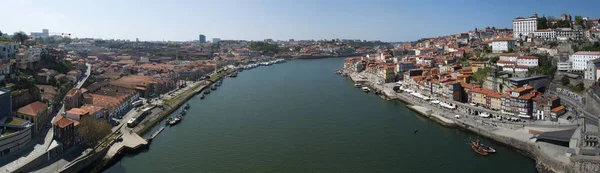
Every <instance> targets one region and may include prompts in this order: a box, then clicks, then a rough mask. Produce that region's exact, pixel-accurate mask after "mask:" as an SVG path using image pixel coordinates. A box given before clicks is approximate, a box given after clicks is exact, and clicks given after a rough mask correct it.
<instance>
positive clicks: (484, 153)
mask: <svg viewBox="0 0 600 173" xmlns="http://www.w3.org/2000/svg"><path fill="white" fill-rule="evenodd" d="M471 148H472V149H473V151H475V152H476V153H477V154H479V155H482V156H487V155H488V154H489V153H488V152H486V151H484V150H482V149H481V148H479V147H477V146H475V145H474V144H473V143H471Z"/></svg>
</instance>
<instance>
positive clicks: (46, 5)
mask: <svg viewBox="0 0 600 173" xmlns="http://www.w3.org/2000/svg"><path fill="white" fill-rule="evenodd" d="M0 6H1V7H2V12H1V13H0V19H2V22H0V31H2V32H4V33H13V32H16V31H24V32H26V33H28V34H29V33H30V32H41V30H42V29H49V30H50V33H51V34H52V33H55V34H56V33H58V34H60V33H71V35H72V37H80V38H104V39H130V40H135V39H136V38H139V39H140V40H144V41H147V40H160V41H162V40H171V41H191V40H198V35H199V34H204V35H206V37H207V39H208V40H210V39H212V38H221V39H228V40H229V39H234V40H263V39H268V38H270V39H274V40H288V39H296V40H306V39H315V40H319V39H336V38H339V39H361V40H381V41H411V40H418V39H420V38H425V37H437V36H442V35H449V34H455V33H460V32H466V31H468V30H473V29H474V28H476V27H477V28H484V27H486V26H495V27H496V28H511V27H512V22H511V20H512V19H513V18H515V17H518V16H524V17H527V16H531V15H532V14H533V13H534V12H537V13H538V15H539V16H542V15H546V16H555V17H560V15H561V14H562V13H570V14H571V15H572V16H573V17H574V16H575V15H581V16H588V17H592V18H597V17H600V12H598V7H599V6H600V0H569V1H564V0H560V1H559V0H544V1H539V0H535V1H534V0H0Z"/></svg>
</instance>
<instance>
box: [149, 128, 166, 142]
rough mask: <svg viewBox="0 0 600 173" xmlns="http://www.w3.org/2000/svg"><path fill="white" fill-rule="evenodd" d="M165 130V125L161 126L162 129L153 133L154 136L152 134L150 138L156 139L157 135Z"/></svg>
mask: <svg viewBox="0 0 600 173" xmlns="http://www.w3.org/2000/svg"><path fill="white" fill-rule="evenodd" d="M163 130H165V127H164V126H163V127H160V129H158V130H157V131H156V132H154V133H152V136H150V140H152V139H154V138H155V137H156V136H158V134H160V132H162V131H163Z"/></svg>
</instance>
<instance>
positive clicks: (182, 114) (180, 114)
mask: <svg viewBox="0 0 600 173" xmlns="http://www.w3.org/2000/svg"><path fill="white" fill-rule="evenodd" d="M186 112H187V111H186V110H185V109H184V110H182V111H181V112H179V116H184V115H185V113H186Z"/></svg>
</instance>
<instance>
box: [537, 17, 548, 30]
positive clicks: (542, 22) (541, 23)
mask: <svg viewBox="0 0 600 173" xmlns="http://www.w3.org/2000/svg"><path fill="white" fill-rule="evenodd" d="M537 22H538V23H537V26H538V29H546V28H548V19H546V16H543V17H540V18H538V19H537Z"/></svg>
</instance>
